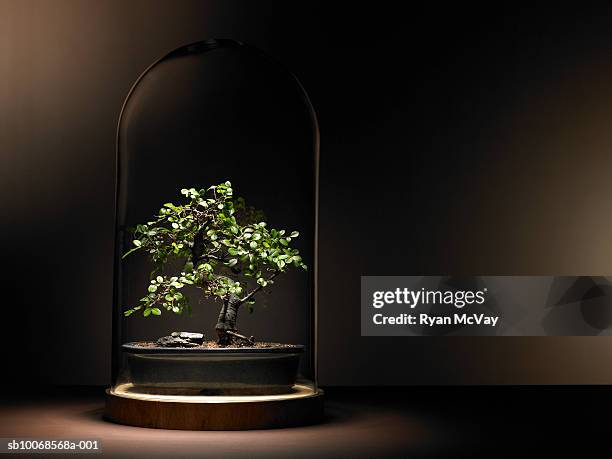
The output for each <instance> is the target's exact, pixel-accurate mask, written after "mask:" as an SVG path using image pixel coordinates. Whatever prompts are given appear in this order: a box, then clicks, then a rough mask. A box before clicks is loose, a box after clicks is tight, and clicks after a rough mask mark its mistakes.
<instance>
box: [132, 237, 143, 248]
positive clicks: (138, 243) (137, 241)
mask: <svg viewBox="0 0 612 459" xmlns="http://www.w3.org/2000/svg"><path fill="white" fill-rule="evenodd" d="M133 242H134V245H135V246H136V247H140V246H141V245H142V242H140V241H139V240H138V239H134V241H133Z"/></svg>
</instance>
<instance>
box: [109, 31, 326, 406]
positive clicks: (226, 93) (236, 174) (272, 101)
mask: <svg viewBox="0 0 612 459" xmlns="http://www.w3.org/2000/svg"><path fill="white" fill-rule="evenodd" d="M317 174H318V127H317V120H316V116H315V113H314V110H313V107H312V105H311V103H310V101H309V99H308V96H307V94H306V92H305V91H304V89H303V88H302V86H301V84H300V83H299V81H298V80H297V78H296V77H295V76H294V75H293V74H292V73H291V72H289V71H288V70H287V69H285V68H284V67H283V66H282V65H281V64H279V63H278V62H276V61H275V60H273V59H271V58H270V57H269V56H267V55H266V54H264V53H263V52H261V51H259V50H258V49H256V48H254V47H251V46H248V45H245V44H243V43H239V42H236V41H232V40H208V41H202V42H198V43H194V44H190V45H187V46H183V47H180V48H178V49H176V50H174V51H172V52H170V53H169V54H167V55H165V56H164V57H163V58H161V59H159V60H158V61H156V62H155V63H154V64H152V65H151V66H150V67H149V68H148V69H147V70H146V71H145V72H144V73H143V74H142V75H141V76H140V77H139V78H138V80H137V81H136V83H135V84H134V86H133V87H132V89H131V91H130V93H129V94H128V96H127V98H126V100H125V103H124V106H123V109H122V112H121V115H120V119H119V125H118V130H117V191H116V244H115V284H114V307H113V308H114V309H113V359H112V361H113V372H112V375H113V385H114V387H118V386H119V385H123V386H126V387H130V388H131V389H130V390H139V391H147V392H148V393H160V394H168V393H169V394H173V393H175V392H176V393H183V392H184V393H199V394H213V395H214V394H238V395H240V394H242V393H244V394H267V393H277V394H278V393H283V392H286V391H288V390H291V387H292V384H293V383H294V379H295V373H296V370H297V369H298V368H299V377H298V379H297V381H298V382H300V381H301V383H302V384H304V381H306V384H308V385H313V386H315V387H316V359H315V352H316V349H315V323H316V322H315V319H316V318H315V313H316V296H315V294H316V289H315V282H316V277H315V275H316V237H317V230H316V228H317V227H316V218H317V212H316V209H317V207H316V205H317V177H318V175H317ZM161 209H163V210H161ZM282 230H284V232H283V231H282ZM298 251H299V254H298ZM126 254H127V255H126ZM302 265H304V266H302ZM253 300H254V301H255V302H254V304H251V303H252V301H253ZM234 312H237V320H235V319H236V318H235V317H234V315H233V314H234ZM200 334H203V335H204V336H203V337H202V336H200ZM160 339H161V340H160ZM276 343H280V344H276ZM298 362H299V363H298Z"/></svg>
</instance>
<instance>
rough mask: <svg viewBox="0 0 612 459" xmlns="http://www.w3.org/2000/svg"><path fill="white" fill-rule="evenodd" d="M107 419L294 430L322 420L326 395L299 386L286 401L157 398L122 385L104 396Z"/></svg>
mask: <svg viewBox="0 0 612 459" xmlns="http://www.w3.org/2000/svg"><path fill="white" fill-rule="evenodd" d="M104 417H105V418H106V419H108V420H109V421H113V422H117V423H119V424H127V425H131V426H138V427H151V428H156V429H180V430H249V429H271V428H279V427H292V426H299V425H305V424H312V423H316V422H319V421H320V420H321V419H322V418H323V391H322V390H320V389H316V390H315V389H313V388H311V387H309V386H307V385H301V384H296V385H295V386H293V392H291V393H289V394H282V395H253V396H244V395H243V396H220V395H219V396H204V395H159V394H150V393H144V392H137V391H135V390H134V388H133V386H132V385H131V384H122V385H118V386H116V387H114V388H111V389H107V390H106V408H105V410H104Z"/></svg>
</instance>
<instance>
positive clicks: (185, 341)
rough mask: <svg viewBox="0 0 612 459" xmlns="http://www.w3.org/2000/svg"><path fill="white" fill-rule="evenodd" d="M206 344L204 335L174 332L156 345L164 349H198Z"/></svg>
mask: <svg viewBox="0 0 612 459" xmlns="http://www.w3.org/2000/svg"><path fill="white" fill-rule="evenodd" d="M203 342H204V334H203V333H191V332H172V333H171V334H170V335H169V336H162V337H161V338H159V339H158V340H157V341H156V342H155V344H157V345H158V346H162V347H196V346H198V345H200V344H202V343H203Z"/></svg>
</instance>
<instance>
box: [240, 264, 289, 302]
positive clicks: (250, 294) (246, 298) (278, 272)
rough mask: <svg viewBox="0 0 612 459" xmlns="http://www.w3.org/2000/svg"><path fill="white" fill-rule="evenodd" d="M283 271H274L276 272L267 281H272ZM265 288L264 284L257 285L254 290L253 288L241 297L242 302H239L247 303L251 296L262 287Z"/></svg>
mask: <svg viewBox="0 0 612 459" xmlns="http://www.w3.org/2000/svg"><path fill="white" fill-rule="evenodd" d="M280 273H281V272H280V271H274V274H272V275H271V276H270V277H268V278H267V279H266V281H268V282H269V281H271V280H272V279H274V278H275V277H276V276H278V275H279V274H280ZM262 288H263V285H258V286H257V287H255V288H254V289H253V290H251V291H250V292H249V293H248V294H247V295H246V296H245V297H244V298H241V299H240V302H239V303H238V304H242V303H245V302H247V301H249V300H250V299H251V298H253V296H254V295H255V294H256V293H257V292H259V291H260V290H261V289H262Z"/></svg>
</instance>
